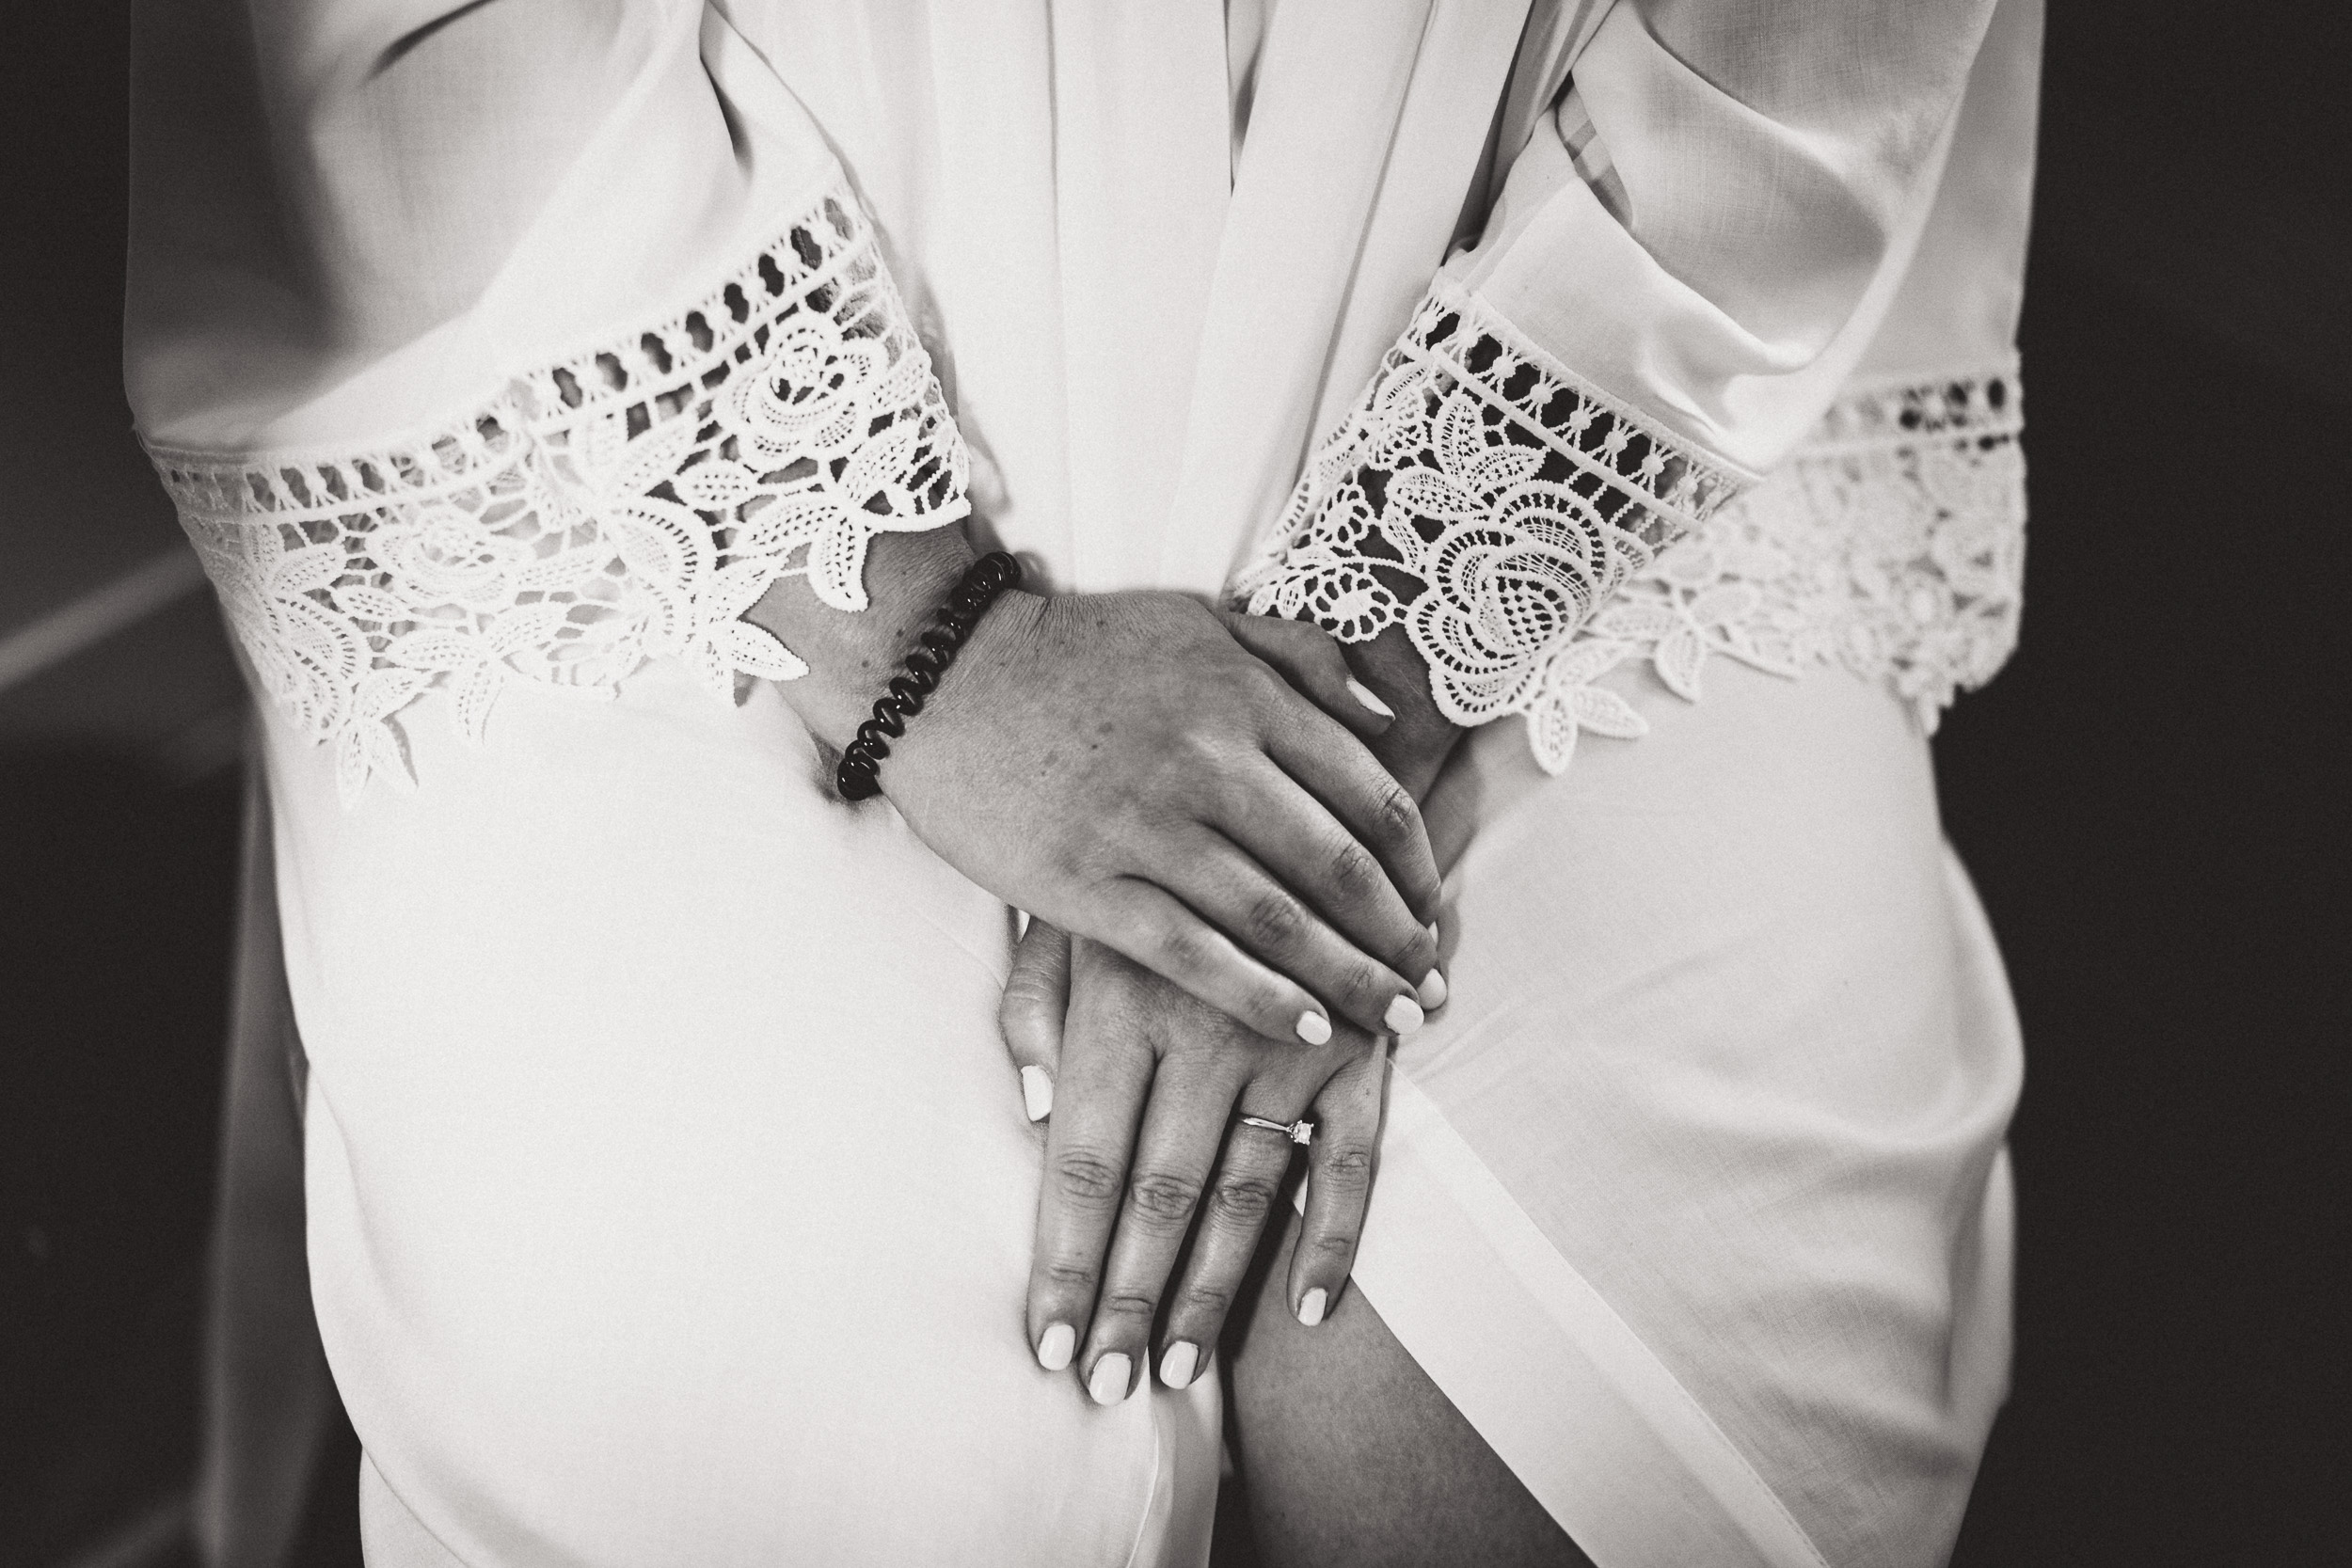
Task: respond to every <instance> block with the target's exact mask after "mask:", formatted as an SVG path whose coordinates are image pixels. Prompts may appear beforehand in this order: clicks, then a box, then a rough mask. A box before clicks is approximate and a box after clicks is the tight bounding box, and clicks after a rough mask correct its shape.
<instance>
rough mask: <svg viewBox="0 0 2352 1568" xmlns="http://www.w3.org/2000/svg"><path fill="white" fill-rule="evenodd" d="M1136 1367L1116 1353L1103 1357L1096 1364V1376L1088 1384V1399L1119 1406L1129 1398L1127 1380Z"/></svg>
mask: <svg viewBox="0 0 2352 1568" xmlns="http://www.w3.org/2000/svg"><path fill="white" fill-rule="evenodd" d="M1135 1365H1136V1364H1135V1363H1134V1362H1132V1361H1130V1360H1128V1359H1127V1358H1126V1357H1125V1356H1124V1355H1121V1354H1119V1353H1117V1352H1116V1351H1114V1352H1113V1353H1112V1354H1108V1355H1106V1356H1104V1357H1103V1359H1102V1360H1100V1361H1097V1362H1096V1363H1095V1364H1094V1376H1093V1377H1092V1378H1091V1379H1090V1380H1089V1382H1088V1383H1087V1397H1088V1398H1089V1399H1091V1400H1092V1401H1093V1402H1095V1403H1097V1404H1117V1403H1118V1402H1120V1400H1123V1399H1125V1398H1126V1397H1127V1379H1128V1377H1129V1375H1130V1374H1131V1373H1133V1372H1134V1370H1135Z"/></svg>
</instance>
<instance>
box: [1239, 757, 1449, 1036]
mask: <svg viewBox="0 0 2352 1568" xmlns="http://www.w3.org/2000/svg"><path fill="white" fill-rule="evenodd" d="M1212 825H1213V826H1215V827H1216V828H1218V829H1220V830H1221V831H1222V832H1224V833H1225V834H1226V836H1228V837H1229V838H1231V839H1232V841H1233V842H1234V843H1235V844H1237V845H1239V846H1240V847H1242V848H1243V849H1244V850H1245V851H1246V852H1247V853H1248V854H1249V855H1250V856H1251V857H1253V858H1254V859H1256V860H1257V861H1258V862H1259V863H1261V864H1263V866H1264V867H1265V868H1266V870H1268V871H1270V872H1272V873H1273V874H1274V876H1275V877H1276V878H1277V879H1279V881H1280V882H1281V883H1282V884H1283V885H1284V886H1285V887H1289V888H1293V889H1295V890H1296V891H1297V892H1298V893H1299V894H1300V895H1302V896H1304V897H1305V899H1306V901H1307V902H1308V903H1309V904H1311V905H1312V906H1313V907H1314V909H1315V910H1316V911H1317V912H1318V913H1320V914H1321V915H1322V916H1323V917H1324V918H1325V919H1326V920H1327V921H1329V922H1330V923H1331V925H1332V926H1333V927H1335V928H1337V929H1338V930H1339V931H1340V932H1341V933H1342V934H1343V935H1344V936H1346V937H1347V938H1348V939H1349V940H1350V941H1352V942H1355V943H1357V944H1358V945H1359V946H1360V947H1361V948H1362V949H1363V950H1364V951H1365V953H1367V954H1368V955H1370V956H1371V957H1372V958H1375V960H1377V961H1379V962H1380V963H1383V964H1385V965H1387V966H1388V967H1389V969H1390V970H1391V971H1392V972H1393V973H1395V974H1399V975H1401V976H1406V977H1408V981H1407V987H1406V989H1407V990H1412V991H1414V992H1415V994H1416V996H1417V997H1418V999H1419V1001H1420V1004H1421V1005H1422V1006H1425V1007H1434V1006H1437V1001H1436V1000H1435V998H1434V997H1432V996H1422V995H1420V992H1421V991H1422V989H1423V987H1422V980H1423V978H1424V977H1425V976H1427V975H1428V974H1430V973H1431V972H1432V971H1433V970H1435V969H1436V968H1437V963H1438V939H1437V938H1436V937H1435V936H1434V935H1433V934H1432V933H1431V931H1430V928H1429V924H1430V923H1429V922H1427V921H1424V920H1421V919H1418V918H1416V917H1415V915H1414V913H1413V911H1412V909H1411V908H1410V907H1409V906H1408V905H1407V904H1406V902H1405V899H1404V898H1403V896H1401V895H1399V894H1398V892H1397V889H1396V884H1395V883H1394V882H1392V881H1391V880H1390V879H1389V873H1388V869H1387V867H1385V866H1383V865H1382V864H1381V863H1380V862H1379V860H1378V859H1377V858H1376V857H1375V856H1374V854H1373V852H1372V851H1371V850H1370V849H1369V848H1367V847H1365V846H1364V845H1363V844H1362V843H1361V842H1359V840H1358V839H1357V837H1356V835H1355V834H1354V833H1353V832H1349V831H1348V830H1347V829H1346V828H1345V827H1344V826H1343V825H1342V824H1341V822H1340V820H1339V819H1338V818H1337V817H1335V816H1332V815H1331V813H1330V812H1328V811H1327V810H1326V809H1325V808H1324V805H1323V803H1322V802H1321V801H1320V800H1316V799H1315V798H1314V797H1313V796H1312V795H1311V794H1309V793H1308V792H1307V791H1306V790H1305V789H1304V788H1302V787H1300V785H1299V784H1298V782H1297V781H1296V780H1295V779H1293V778H1292V777H1291V776H1290V775H1289V774H1288V773H1285V772H1283V771H1282V770H1281V768H1278V767H1275V766H1274V765H1273V764H1272V763H1271V762H1270V761H1269V762H1262V763H1259V764H1258V765H1256V766H1254V767H1248V768H1241V769H1236V770H1235V771H1234V772H1233V774H1232V775H1231V776H1230V777H1228V778H1227V779H1226V780H1224V781H1223V782H1222V784H1221V794H1220V796H1219V799H1218V800H1217V801H1216V805H1215V808H1214V820H1213V823H1212ZM1236 934H1239V935H1244V936H1246V935H1247V933H1236ZM1262 956H1265V955H1262ZM1293 973H1295V971H1294V972H1293ZM1297 977H1298V978H1299V979H1301V980H1306V979H1307V976H1306V975H1304V974H1299V975H1298V976H1297Z"/></svg>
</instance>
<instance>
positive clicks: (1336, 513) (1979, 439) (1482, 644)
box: [1235, 294, 2026, 773]
mask: <svg viewBox="0 0 2352 1568" xmlns="http://www.w3.org/2000/svg"><path fill="white" fill-rule="evenodd" d="M1465 342H1467V347H1468V352H1463V351H1462V350H1461V349H1459V348H1451V347H1450V346H1449V345H1455V344H1463V343H1465ZM2023 425H2024V420H2023V410H2022V408H2021V405H2020V399H2019V391H2018V380H2017V373H2016V367H2015V365H2014V364H2010V365H2006V366H2002V367H1998V368H1995V369H1992V370H1982V371H1979V370H1971V371H1968V372H1960V373H1955V374H1951V375H1946V376H1936V377H1928V378H1919V379H1905V380H1901V381H1896V382H1883V383H1871V384H1863V385H1858V386H1856V387H1853V388H1850V389H1849V390H1848V391H1847V392H1846V394H1845V395H1844V396H1842V397H1841V398H1840V399H1839V401H1838V402H1837V404H1836V405H1835V406H1833V407H1832V408H1831V409H1830V411H1829V412H1828V414H1827V415H1826V416H1825V417H1824V418H1823V420H1821V422H1820V425H1819V426H1818V427H1816V429H1815V431H1814V432H1813V434H1812V436H1810V437H1808V439H1807V440H1806V442H1805V443H1804V446H1803V447H1801V448H1800V449H1799V451H1797V452H1796V453H1795V454H1794V455H1793V456H1792V457H1791V458H1790V459H1789V460H1788V463H1787V464H1786V465H1784V466H1783V467H1781V468H1780V469H1778V470H1777V471H1775V472H1774V473H1773V474H1772V477H1771V478H1769V479H1768V480H1766V481H1765V482H1763V483H1760V484H1758V485H1756V486H1755V487H1754V488H1752V489H1750V490H1748V491H1746V492H1745V493H1744V494H1740V495H1738V496H1736V497H1735V496H1733V495H1732V494H1731V493H1730V490H1731V487H1730V484H1729V483H1728V482H1727V481H1726V480H1725V479H1724V477H1723V476H1721V475H1719V474H1717V473H1715V472H1713V471H1711V470H1709V469H1708V468H1707V467H1705V466H1704V465H1703V464H1701V463H1699V462H1697V461H1695V460H1693V459H1692V458H1691V457H1689V456H1688V455H1686V454H1683V453H1680V452H1678V451H1676V450H1675V449H1674V447H1673V446H1672V445H1671V444H1670V443H1669V441H1668V440H1667V439H1666V438H1665V437H1662V436H1659V435H1657V434H1656V433H1654V432H1651V431H1649V430H1648V429H1647V428H1646V427H1645V426H1641V425H1639V424H1638V423H1636V422H1635V421H1634V420H1633V419H1632V417H1631V416H1630V415H1629V414H1626V413H1625V412H1624V411H1622V410H1618V409H1614V408H1613V407H1612V406H1611V405H1609V404H1605V403H1603V402H1602V401H1601V400H1600V399H1599V398H1598V397H1597V394H1594V393H1592V392H1591V391H1590V390H1589V389H1587V388H1582V387H1581V385H1579V384H1578V383H1577V382H1576V381H1575V380H1574V379H1573V377H1571V376H1570V375H1569V374H1568V372H1565V370H1562V369H1560V368H1559V367H1557V366H1552V365H1549V364H1547V363H1546V362H1545V361H1543V360H1542V358H1541V357H1540V356H1539V355H1538V353H1537V352H1536V351H1534V349H1533V348H1532V346H1529V345H1525V344H1522V343H1517V342H1515V341H1514V340H1513V337H1512V335H1511V333H1510V330H1509V328H1508V326H1507V324H1503V323H1501V322H1500V321H1498V320H1497V319H1495V318H1493V317H1491V316H1490V315H1487V314H1486V313H1484V312H1480V311H1479V310H1478V308H1477V307H1476V306H1475V305H1474V304H1473V303H1471V302H1470V301H1467V300H1465V299H1461V298H1459V297H1454V298H1449V297H1446V296H1444V295H1441V294H1433V295H1432V296H1431V298H1430V300H1429V301H1428V302H1427V303H1425V304H1424V305H1423V307H1422V310H1421V312H1420V314H1419V315H1418V316H1417V317H1416V319H1415V321H1414V324H1413V326H1412V329H1411V330H1410V331H1408V332H1407V333H1406V337H1405V339H1404V340H1403V341H1401V342H1400V343H1399V345H1398V347H1397V348H1396V349H1395V350H1394V351H1392V352H1391V355H1390V356H1389V357H1388V359H1387V360H1386V361H1385V362H1384V363H1383V365H1382V367H1381V370H1380V372H1379V374H1378V376H1377V377H1376V378H1375V381H1374V384H1373V388H1372V390H1371V392H1370V394H1369V395H1368V396H1367V398H1366V399H1365V400H1364V404H1363V405H1362V407H1361V408H1360V409H1359V412H1358V414H1357V415H1356V416H1355V417H1354V418H1353V419H1351V420H1349V421H1348V423H1347V424H1345V425H1344V426H1343V427H1342V428H1341V430H1340V431H1339V432H1338V433H1337V434H1336V435H1334V436H1333V437H1332V438H1331V439H1330V440H1329V441H1328V442H1327V443H1326V445H1325V446H1324V448H1323V449H1322V451H1320V452H1318V453H1317V455H1316V458H1315V462H1314V465H1313V467H1312V469H1311V471H1310V473H1309V474H1308V475H1307V477H1306V479H1305V480H1303V481H1302V482H1301V483H1300V485H1299V488H1298V490H1297V491H1296V493H1295V495H1294V497H1293V499H1292V501H1291V504H1290V506H1289V507H1288V509H1287V510H1286V512H1285V515H1284V517H1283V520H1282V523H1281V526H1280V527H1279V530H1277V531H1275V532H1274V533H1273V534H1272V535H1271V536H1270V537H1269V539H1268V541H1267V543H1266V545H1265V546H1264V547H1263V549H1262V551H1261V552H1260V554H1259V555H1258V556H1257V558H1256V559H1255V560H1254V561H1253V562H1251V564H1250V565H1249V567H1248V569H1247V570H1246V571H1245V572H1244V574H1243V575H1242V577H1241V578H1239V580H1238V583H1237V586H1236V590H1235V593H1236V596H1237V597H1240V598H1243V599H1245V600H1246V602H1247V604H1248V608H1249V609H1250V610H1251V611H1253V612H1254V613H1258V614H1279V615H1284V616H1288V617H1291V618H1293V619H1302V620H1311V621H1313V622H1315V623H1316V624H1317V625H1319V626H1323V627H1324V628H1325V629H1326V630H1327V631H1329V632H1331V633H1332V634H1333V635H1334V636H1336V637H1338V638H1339V639H1340V640H1341V641H1351V642H1357V641H1370V640H1371V639H1372V638H1374V637H1376V636H1378V635H1379V633H1380V632H1381V630H1382V629H1383V628H1385V627H1387V626H1396V625H1402V626H1405V627H1406V632H1407V635H1409V636H1410V637H1411V638H1412V641H1413V644H1414V646H1415V648H1417V649H1418V650H1419V651H1420V652H1421V654H1422V657H1424V658H1425V659H1426V660H1427V661H1428V664H1429V678H1430V693H1431V695H1432V697H1433V698H1435V700H1436V702H1437V704H1438V707H1439V708H1440V709H1441V710H1442V711H1443V712H1444V713H1445V714H1446V716H1447V717H1448V718H1451V719H1453V720H1454V721H1456V722H1457V723H1465V724H1476V723H1484V722H1486V721H1489V720H1492V719H1495V718H1499V717H1501V716H1502V715H1504V714H1507V713H1521V714H1524V715H1526V716H1527V721H1528V740H1529V744H1530V746H1531V748H1532V749H1533V751H1534V754H1535V759H1536V761H1537V762H1538V764H1540V765H1541V766H1542V767H1543V768H1545V769H1546V770H1547V771H1548V772H1551V773H1560V772H1564V771H1565V770H1566V768H1567V767H1568V764H1569V761H1570V759H1571V758H1572V757H1573V755H1574V753H1575V748H1576V741H1577V737H1578V736H1579V735H1580V734H1582V733H1585V732H1588V731H1589V732H1591V733H1593V734H1596V735H1602V736H1613V737H1617V738H1626V739H1629V738H1631V737H1633V736H1639V735H1642V734H1644V733H1645V732H1646V730H1647V728H1648V724H1647V721H1645V720H1644V719H1643V718H1642V716H1641V715H1640V714H1639V713H1637V712H1635V711H1634V709H1633V707H1632V706H1631V705H1629V703H1627V702H1626V701H1625V699H1624V698H1622V697H1620V696H1619V695H1617V693H1615V692H1614V691H1612V690H1610V689H1607V688H1606V687H1603V686H1600V685H1598V684H1597V682H1598V681H1599V679H1600V677H1602V676H1604V675H1606V674H1608V673H1610V672H1611V671H1613V670H1615V669H1617V668H1618V667H1619V666H1621V665H1626V664H1629V663H1636V662H1646V663H1647V664H1648V665H1649V666H1650V668H1651V669H1652V670H1654V671H1655V672H1656V673H1657V675H1658V677H1659V679H1660V680H1661V682H1663V683H1664V684H1665V686H1666V687H1667V688H1668V689H1670V690H1672V691H1674V692H1675V693H1676V694H1677V696H1680V697H1682V698H1684V699H1685V700H1687V701H1691V702H1696V701H1697V700H1698V699H1699V695H1700V690H1701V677H1702V674H1703V672H1704V670H1705V666H1706V664H1707V661H1708V657H1711V656H1714V655H1722V656H1724V657H1730V658H1735V659H1738V660H1740V662H1741V663H1744V664H1747V665H1749V666H1751V667H1753V668H1755V669H1758V670H1763V671H1766V672H1769V673H1772V674H1776V675H1782V676H1788V677H1793V676H1795V675H1797V674H1799V673H1802V672H1803V671H1804V670H1805V669H1806V668H1808V667H1811V666H1815V665H1819V664H1822V663H1829V662H1836V663H1839V664H1842V665H1844V666H1845V667H1846V668H1848V669H1850V670H1851V671H1853V672H1854V673H1857V674H1860V675H1863V676H1865V677H1866V678H1870V679H1884V680H1887V681H1889V682H1891V683H1892V685H1893V687H1894V689H1895V690H1896V691H1897V692H1898V693H1899V695H1901V696H1902V697H1904V698H1905V699H1907V700H1908V701H1909V702H1910V703H1911V704H1912V705H1913V707H1914V711H1915V713H1916V715H1917V717H1918V719H1919V721H1920V723H1921V725H1922V726H1923V727H1924V728H1925V729H1926V730H1928V731H1929V732H1930V733H1932V732H1933V730H1934V728H1935V723H1936V720H1937V718H1938V716H1939V715H1940V713H1941V711H1942V709H1943V708H1944V707H1945V705H1947V704H1949V703H1950V702H1951V701H1952V699H1953V697H1954V696H1955V695H1956V693H1957V692H1958V691H1959V690H1960V689H1963V688H1974V687H1978V686H1981V685H1982V684H1983V683H1984V682H1986V681H1987V680H1990V679H1991V678H1992V677H1993V675H1994V673H1995V672H1996V671H1998V670H1999V668H2000V667H2001V664H2002V663H2003V661H2004V660H2006V659H2007V658H2008V657H2009V654H2010V650H2011V649H2012V648H2013V647H2014V646H2015V645H2016V641H2017V628H2018V620H2019V614H2020V611H2021V609H2022V606H2023V602H2024V575H2025V524H2026V496H2025V458H2024V453H2023V451H2021V450H2020V449H2019V446H2018V440H2017V437H2018V435H2019V432H2020V431H2021V430H2022V428H2023ZM1570 446H1572V447H1573V449H1574V452H1573V457H1571V454H1570V453H1569V452H1568V451H1564V448H1565V447H1570ZM1574 458H1581V459H1584V460H1585V461H1584V462H1582V463H1579V462H1576V461H1574V460H1573V459H1574ZM1564 459H1568V460H1567V461H1564ZM1594 459H1598V460H1599V461H1598V462H1597V463H1596V462H1593V461H1592V460H1594ZM1604 467H1605V470H1606V471H1602V469H1603V468H1604ZM1580 481H1581V483H1580ZM1612 503H1613V504H1612Z"/></svg>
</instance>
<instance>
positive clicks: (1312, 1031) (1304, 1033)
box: [1298, 1012, 1331, 1045]
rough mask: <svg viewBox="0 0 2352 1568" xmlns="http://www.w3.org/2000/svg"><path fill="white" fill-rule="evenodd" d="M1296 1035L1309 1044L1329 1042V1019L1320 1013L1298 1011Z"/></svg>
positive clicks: (1326, 1043) (1325, 1043)
mask: <svg viewBox="0 0 2352 1568" xmlns="http://www.w3.org/2000/svg"><path fill="white" fill-rule="evenodd" d="M1298 1037H1299V1038H1300V1039H1302V1040H1305V1041H1306V1042H1307V1043H1308V1044H1309V1045H1328V1044H1330V1043H1331V1021H1330V1020H1329V1019H1327V1018H1326V1017H1324V1016H1323V1015H1322V1014H1321V1013H1312V1012H1309V1013H1300V1014H1299V1015H1298Z"/></svg>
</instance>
